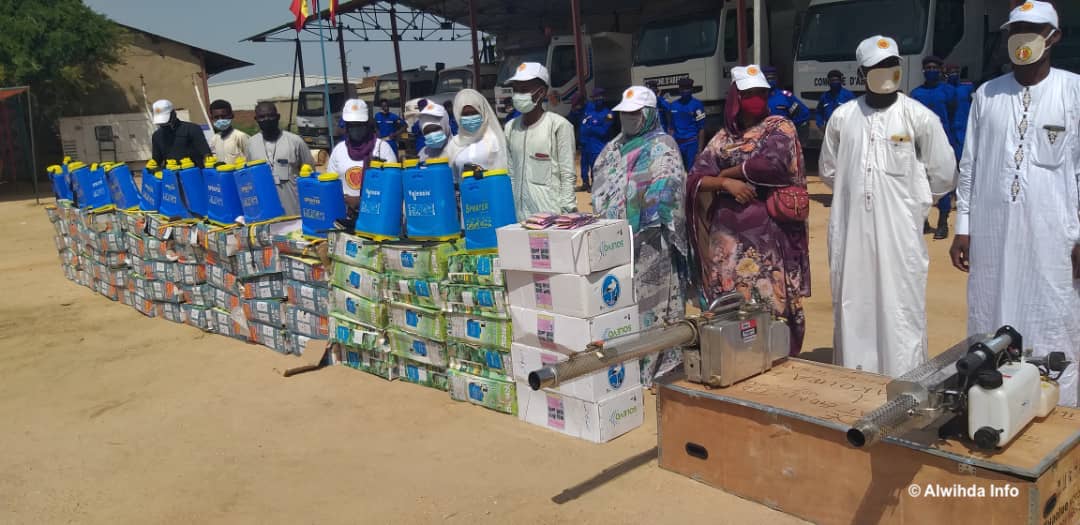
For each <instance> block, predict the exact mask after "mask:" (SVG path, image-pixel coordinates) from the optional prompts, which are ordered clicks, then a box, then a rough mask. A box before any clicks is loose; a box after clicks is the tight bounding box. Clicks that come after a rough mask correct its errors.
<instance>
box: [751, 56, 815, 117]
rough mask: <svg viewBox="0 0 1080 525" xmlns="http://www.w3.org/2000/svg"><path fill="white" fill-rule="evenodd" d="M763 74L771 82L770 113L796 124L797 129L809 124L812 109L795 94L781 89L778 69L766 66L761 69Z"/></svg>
mask: <svg viewBox="0 0 1080 525" xmlns="http://www.w3.org/2000/svg"><path fill="white" fill-rule="evenodd" d="M761 72H762V73H765V79H766V80H768V81H769V86H771V88H770V89H769V113H770V114H773V115H777V116H781V117H787V118H789V119H791V121H792V122H794V123H795V127H800V126H802V125H803V124H806V123H807V122H810V108H808V107H806V104H803V101H801V100H799V97H796V96H795V94H794V93H792V92H790V91H788V90H786V89H780V87H779V82H780V81H779V75H778V74H777V72H776V68H775V67H772V66H765V67H763V68H761Z"/></svg>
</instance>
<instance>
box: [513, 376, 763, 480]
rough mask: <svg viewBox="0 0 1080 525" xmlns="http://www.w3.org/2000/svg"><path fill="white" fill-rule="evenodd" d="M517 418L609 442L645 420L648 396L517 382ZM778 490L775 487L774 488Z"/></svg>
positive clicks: (634, 390) (639, 390) (636, 391)
mask: <svg viewBox="0 0 1080 525" xmlns="http://www.w3.org/2000/svg"><path fill="white" fill-rule="evenodd" d="M517 398H518V419H520V420H522V421H525V422H527V423H531V424H533V425H537V426H541V427H544V428H547V429H550V430H554V431H556V432H560V433H563V434H566V435H568V436H573V437H577V438H581V439H584V440H587V441H592V442H593V443H606V442H608V441H611V440H612V439H615V438H617V437H619V436H621V435H623V434H625V433H627V432H629V431H631V430H633V429H635V428H637V427H639V426H641V424H642V423H644V421H645V396H644V391H643V390H642V387H634V388H631V389H630V390H627V391H625V392H623V393H621V394H616V395H614V396H611V397H609V398H607V399H603V400H601V401H599V402H597V403H590V402H588V401H583V400H581V399H577V398H574V397H571V396H567V395H562V394H556V393H554V392H548V391H545V390H538V391H533V389H531V388H529V384H528V383H521V382H519V383H517ZM774 489H775V487H774Z"/></svg>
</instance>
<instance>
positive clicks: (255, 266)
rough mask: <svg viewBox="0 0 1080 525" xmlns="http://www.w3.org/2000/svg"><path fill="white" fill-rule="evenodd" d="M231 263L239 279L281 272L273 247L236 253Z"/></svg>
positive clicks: (278, 258)
mask: <svg viewBox="0 0 1080 525" xmlns="http://www.w3.org/2000/svg"><path fill="white" fill-rule="evenodd" d="M233 261H234V262H235V264H236V276H237V277H239V278H241V279H246V278H248V277H255V276H259V275H266V274H274V273H280V272H281V258H280V257H279V256H278V251H277V248H274V247H273V246H268V247H266V248H260V249H258V250H249V251H242V252H237V254H236V255H234V256H233Z"/></svg>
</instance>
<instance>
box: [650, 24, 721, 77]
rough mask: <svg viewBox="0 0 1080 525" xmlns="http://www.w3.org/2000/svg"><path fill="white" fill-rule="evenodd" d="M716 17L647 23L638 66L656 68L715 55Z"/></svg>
mask: <svg viewBox="0 0 1080 525" xmlns="http://www.w3.org/2000/svg"><path fill="white" fill-rule="evenodd" d="M718 27H719V23H717V21H716V19H715V18H708V17H706V18H696V19H692V20H683V21H679V22H670V21H662V22H653V23H648V24H645V27H644V28H642V30H641V35H639V36H638V44H637V51H636V52H635V53H634V55H635V56H634V65H636V66H655V65H660V64H671V63H674V62H682V61H684V60H688V59H691V58H701V57H707V56H711V55H712V54H713V53H714V52H716V34H717V31H718V29H717V28H718Z"/></svg>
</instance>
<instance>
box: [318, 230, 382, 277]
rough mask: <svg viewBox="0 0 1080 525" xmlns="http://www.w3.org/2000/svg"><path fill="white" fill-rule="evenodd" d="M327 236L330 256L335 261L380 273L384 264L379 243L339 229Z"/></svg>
mask: <svg viewBox="0 0 1080 525" xmlns="http://www.w3.org/2000/svg"><path fill="white" fill-rule="evenodd" d="M327 237H328V242H329V243H330V257H331V258H332V259H334V260H335V261H340V262H343V263H345V264H348V265H351V266H359V267H361V268H367V269H369V270H372V271H375V272H379V273H382V271H383V269H384V266H383V254H382V245H381V243H378V242H375V241H369V240H367V239H362V238H360V237H357V236H355V235H349V234H348V233H345V232H339V231H335V232H330V234H329V235H328V236H327Z"/></svg>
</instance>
